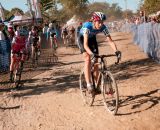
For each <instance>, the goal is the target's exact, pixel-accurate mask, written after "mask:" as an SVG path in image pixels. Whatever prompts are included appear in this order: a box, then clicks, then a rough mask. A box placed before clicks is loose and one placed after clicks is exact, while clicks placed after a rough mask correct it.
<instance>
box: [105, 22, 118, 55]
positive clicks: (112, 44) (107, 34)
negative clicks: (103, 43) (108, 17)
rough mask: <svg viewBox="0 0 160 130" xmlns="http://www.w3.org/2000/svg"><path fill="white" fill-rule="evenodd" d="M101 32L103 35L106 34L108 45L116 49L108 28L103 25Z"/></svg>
mask: <svg viewBox="0 0 160 130" xmlns="http://www.w3.org/2000/svg"><path fill="white" fill-rule="evenodd" d="M103 28H104V29H103V33H104V35H105V36H106V39H107V41H108V42H109V45H110V46H111V48H112V49H113V50H114V51H115V52H116V51H117V46H116V44H115V43H114V41H113V40H112V38H111V35H110V33H109V31H108V28H107V27H106V26H105V25H104V26H103Z"/></svg>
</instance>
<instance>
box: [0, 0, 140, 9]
mask: <svg viewBox="0 0 160 130" xmlns="http://www.w3.org/2000/svg"><path fill="white" fill-rule="evenodd" d="M89 1H90V2H107V3H110V4H111V3H118V4H119V6H120V7H121V8H122V10H125V9H126V4H125V0H89ZM126 1H127V9H130V10H133V12H136V10H137V9H138V5H139V1H140V0H126ZM0 3H1V4H2V6H3V7H4V8H5V9H7V10H11V9H12V8H15V7H18V8H20V9H22V10H23V11H24V12H26V11H27V10H28V7H27V5H26V3H27V0H0Z"/></svg>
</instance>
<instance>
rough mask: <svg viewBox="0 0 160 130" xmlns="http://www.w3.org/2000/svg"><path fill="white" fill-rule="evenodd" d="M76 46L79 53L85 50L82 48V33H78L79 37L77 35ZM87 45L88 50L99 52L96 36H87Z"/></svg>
mask: <svg viewBox="0 0 160 130" xmlns="http://www.w3.org/2000/svg"><path fill="white" fill-rule="evenodd" d="M78 47H79V49H80V51H81V53H84V52H86V50H85V49H84V37H83V35H79V37H78ZM88 47H89V48H90V50H91V51H92V52H93V53H94V54H99V50H98V43H97V40H96V36H92V37H89V38H88Z"/></svg>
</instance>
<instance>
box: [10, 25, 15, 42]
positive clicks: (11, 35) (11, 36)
mask: <svg viewBox="0 0 160 130" xmlns="http://www.w3.org/2000/svg"><path fill="white" fill-rule="evenodd" d="M14 36H15V32H14V28H13V25H12V23H9V24H8V37H9V39H10V41H11V42H12V39H13V37H14Z"/></svg>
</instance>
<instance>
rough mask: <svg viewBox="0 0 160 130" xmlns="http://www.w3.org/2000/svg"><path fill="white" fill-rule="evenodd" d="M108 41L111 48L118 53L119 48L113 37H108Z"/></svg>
mask: <svg viewBox="0 0 160 130" xmlns="http://www.w3.org/2000/svg"><path fill="white" fill-rule="evenodd" d="M106 39H107V41H108V43H109V45H110V46H111V48H112V49H113V50H114V51H115V52H116V51H117V46H116V44H115V43H114V41H113V40H112V38H111V36H110V35H108V36H107V38H106Z"/></svg>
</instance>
